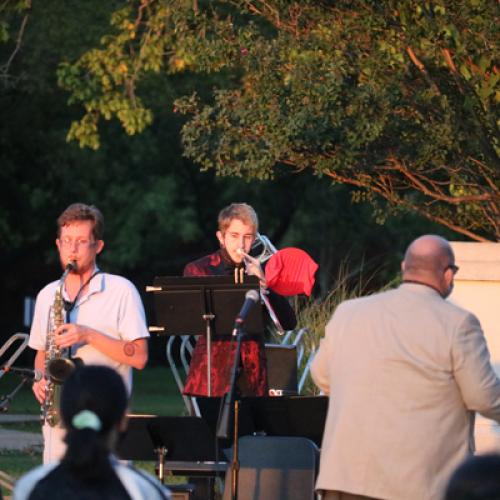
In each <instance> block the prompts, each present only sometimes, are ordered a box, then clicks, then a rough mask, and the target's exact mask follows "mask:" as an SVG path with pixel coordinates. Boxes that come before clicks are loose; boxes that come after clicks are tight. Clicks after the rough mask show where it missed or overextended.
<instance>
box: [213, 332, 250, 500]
mask: <svg viewBox="0 0 500 500" xmlns="http://www.w3.org/2000/svg"><path fill="white" fill-rule="evenodd" d="M233 335H236V350H235V353H234V361H233V367H232V370H231V380H230V383H229V391H228V392H226V394H225V395H224V398H223V399H222V400H221V409H220V411H219V419H218V421H217V434H216V435H217V438H219V439H227V438H228V437H229V429H228V428H229V417H230V414H231V403H232V402H233V401H234V423H233V458H232V460H231V499H232V500H237V499H238V473H239V470H240V463H239V460H238V433H239V427H238V420H239V401H238V400H237V399H236V400H235V391H236V374H237V372H238V367H239V363H240V353H241V339H242V337H243V335H244V331H243V329H242V327H241V325H239V326H238V327H237V328H236V329H235V332H233Z"/></svg>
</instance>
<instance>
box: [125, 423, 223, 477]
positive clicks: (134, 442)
mask: <svg viewBox="0 0 500 500" xmlns="http://www.w3.org/2000/svg"><path fill="white" fill-rule="evenodd" d="M116 454H117V456H118V457H119V458H121V459H123V460H156V462H157V475H158V478H159V479H160V481H161V482H163V479H164V470H165V468H167V469H168V470H171V471H172V472H174V471H176V472H179V471H183V472H185V471H189V472H190V473H193V472H195V473H196V472H198V473H210V472H212V473H215V472H218V471H225V470H226V467H227V463H226V462H220V461H218V460H216V452H215V437H214V434H213V432H212V431H211V429H210V427H209V426H208V424H207V423H206V422H205V421H204V420H203V419H202V418H200V417H159V416H156V415H129V421H128V426H127V430H126V432H125V434H124V435H123V436H122V439H121V440H120V442H119V444H118V446H117V450H116Z"/></svg>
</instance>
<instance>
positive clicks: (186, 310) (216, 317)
mask: <svg viewBox="0 0 500 500" xmlns="http://www.w3.org/2000/svg"><path fill="white" fill-rule="evenodd" d="M146 290H147V291H149V292H153V293H154V304H155V312H156V323H157V325H156V326H154V327H150V331H156V332H160V333H164V334H166V335H200V334H201V333H202V332H203V331H205V332H206V337H207V387H208V395H209V396H210V395H211V393H212V391H211V376H210V375H211V373H212V369H211V341H212V337H213V335H219V336H220V335H231V334H232V332H233V329H234V322H235V318H236V316H237V315H238V313H239V311H240V309H241V306H242V305H243V302H244V301H245V294H246V292H247V291H248V290H259V280H258V278H257V277H256V276H249V277H248V278H247V279H246V282H245V283H238V284H236V283H234V280H233V278H232V277H231V276H157V277H156V278H155V279H154V282H153V286H150V287H147V289H146ZM245 331H246V333H247V334H249V335H262V333H263V331H264V322H263V317H262V306H260V307H253V308H252V310H251V311H250V313H249V314H248V316H247V318H246V320H245Z"/></svg>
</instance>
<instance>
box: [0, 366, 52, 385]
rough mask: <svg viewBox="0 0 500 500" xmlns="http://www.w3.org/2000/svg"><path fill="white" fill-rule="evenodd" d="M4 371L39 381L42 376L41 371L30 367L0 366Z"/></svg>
mask: <svg viewBox="0 0 500 500" xmlns="http://www.w3.org/2000/svg"><path fill="white" fill-rule="evenodd" d="M0 369H1V370H3V371H4V373H8V372H12V373H15V374H16V375H19V376H20V377H24V378H27V379H29V380H32V381H33V382H39V381H40V380H42V378H43V373H42V372H41V371H40V370H32V369H31V368H16V367H15V366H2V368H0Z"/></svg>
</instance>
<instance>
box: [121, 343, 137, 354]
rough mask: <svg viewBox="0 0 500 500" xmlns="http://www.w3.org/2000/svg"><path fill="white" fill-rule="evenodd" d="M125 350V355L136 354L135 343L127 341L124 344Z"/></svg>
mask: <svg viewBox="0 0 500 500" xmlns="http://www.w3.org/2000/svg"><path fill="white" fill-rule="evenodd" d="M123 352H124V353H125V356H129V357H130V356H133V355H134V354H135V345H134V343H133V342H127V343H126V344H125V345H124V346H123Z"/></svg>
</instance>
